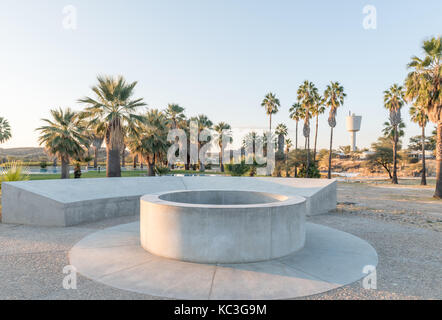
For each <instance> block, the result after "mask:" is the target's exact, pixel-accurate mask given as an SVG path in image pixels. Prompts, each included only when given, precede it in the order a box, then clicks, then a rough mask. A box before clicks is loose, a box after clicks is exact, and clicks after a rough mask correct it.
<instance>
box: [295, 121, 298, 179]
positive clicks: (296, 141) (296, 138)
mask: <svg viewBox="0 0 442 320" xmlns="http://www.w3.org/2000/svg"><path fill="white" fill-rule="evenodd" d="M295 150H296V152H295V154H296V155H298V152H297V151H298V120H296V136H295ZM297 177H298V165H297V163H296V161H295V178H297Z"/></svg>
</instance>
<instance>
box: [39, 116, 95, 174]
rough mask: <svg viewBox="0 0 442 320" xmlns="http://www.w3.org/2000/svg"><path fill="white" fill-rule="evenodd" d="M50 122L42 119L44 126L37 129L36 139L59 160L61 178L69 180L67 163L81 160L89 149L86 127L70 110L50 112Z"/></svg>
mask: <svg viewBox="0 0 442 320" xmlns="http://www.w3.org/2000/svg"><path fill="white" fill-rule="evenodd" d="M51 115H52V118H53V119H52V120H48V119H42V120H43V121H44V122H45V123H46V125H44V126H42V127H39V128H37V129H36V130H38V131H40V132H41V135H40V137H39V139H38V141H39V143H40V145H44V147H45V149H46V151H47V152H48V153H49V154H50V155H54V156H57V157H58V158H59V159H60V160H61V178H62V179H68V178H69V161H70V159H72V158H75V159H76V158H81V157H82V156H83V155H84V154H85V152H86V150H87V148H88V147H89V142H90V139H89V136H88V135H87V131H86V126H85V125H84V124H83V123H82V121H81V120H80V119H79V117H78V114H77V113H75V112H74V111H72V110H71V109H70V108H67V109H65V110H62V109H61V108H60V109H58V110H57V109H55V110H51Z"/></svg>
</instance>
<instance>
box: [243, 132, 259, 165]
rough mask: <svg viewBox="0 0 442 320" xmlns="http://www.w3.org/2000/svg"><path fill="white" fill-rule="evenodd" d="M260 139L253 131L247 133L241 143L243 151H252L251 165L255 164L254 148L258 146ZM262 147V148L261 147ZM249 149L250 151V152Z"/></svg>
mask: <svg viewBox="0 0 442 320" xmlns="http://www.w3.org/2000/svg"><path fill="white" fill-rule="evenodd" d="M260 142H261V138H260V137H259V135H258V134H257V133H256V132H255V131H251V132H249V133H248V134H247V135H246V136H245V137H244V139H243V141H242V146H243V148H244V149H246V148H247V149H248V150H249V151H252V164H253V165H255V164H256V146H257V145H258V144H260ZM261 147H262V146H261ZM249 148H251V149H252V150H250V149H249Z"/></svg>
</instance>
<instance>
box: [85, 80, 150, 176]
mask: <svg viewBox="0 0 442 320" xmlns="http://www.w3.org/2000/svg"><path fill="white" fill-rule="evenodd" d="M97 80H98V85H97V86H93V87H92V91H93V92H94V93H95V95H96V97H95V99H93V98H90V97H85V98H82V99H79V100H78V101H79V102H80V103H84V104H86V105H87V107H86V108H85V110H84V112H83V113H82V118H87V119H88V121H89V123H90V125H91V126H92V127H93V128H94V130H95V131H96V132H99V133H100V134H103V136H104V141H105V143H106V176H107V177H121V166H120V155H121V150H120V149H121V146H122V145H123V140H124V129H123V128H124V127H126V126H127V127H130V128H131V129H130V130H129V131H133V130H134V127H135V125H136V123H137V122H140V121H142V120H143V117H142V116H140V115H138V114H136V113H135V112H136V110H137V109H138V107H141V106H145V105H146V104H145V103H144V102H143V99H142V98H138V99H131V98H132V95H133V93H134V88H135V86H136V85H137V82H136V81H135V82H132V83H127V82H126V80H125V79H124V78H123V77H122V76H119V77H116V78H115V77H112V76H99V77H97Z"/></svg>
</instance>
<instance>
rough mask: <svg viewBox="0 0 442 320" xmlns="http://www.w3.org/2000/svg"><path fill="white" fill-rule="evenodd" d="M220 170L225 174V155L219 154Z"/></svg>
mask: <svg viewBox="0 0 442 320" xmlns="http://www.w3.org/2000/svg"><path fill="white" fill-rule="evenodd" d="M219 168H220V170H221V172H224V164H223V153H222V152H221V151H220V152H219Z"/></svg>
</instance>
